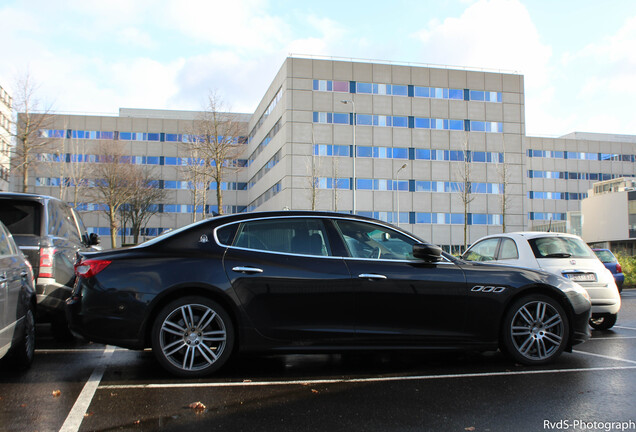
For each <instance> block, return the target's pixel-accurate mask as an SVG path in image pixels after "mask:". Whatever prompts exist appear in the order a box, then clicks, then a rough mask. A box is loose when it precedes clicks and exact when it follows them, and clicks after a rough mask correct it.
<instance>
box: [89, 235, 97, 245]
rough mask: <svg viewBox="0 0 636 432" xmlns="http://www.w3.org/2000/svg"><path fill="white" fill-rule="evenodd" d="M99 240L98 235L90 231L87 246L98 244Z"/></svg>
mask: <svg viewBox="0 0 636 432" xmlns="http://www.w3.org/2000/svg"><path fill="white" fill-rule="evenodd" d="M99 242H100V239H99V236H98V235H97V234H95V233H91V234H90V235H89V236H88V245H89V246H94V245H98V244H99Z"/></svg>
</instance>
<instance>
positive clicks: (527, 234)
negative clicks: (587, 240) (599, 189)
mask: <svg viewBox="0 0 636 432" xmlns="http://www.w3.org/2000/svg"><path fill="white" fill-rule="evenodd" d="M494 237H514V238H525V239H534V238H538V237H569V238H578V239H580V237H579V236H577V235H574V234H568V233H560V232H547V231H515V232H506V233H500V234H491V235H488V236H484V237H481V238H480V239H478V240H477V241H479V240H483V239H487V238H494ZM477 241H476V242H477ZM476 242H475V243H476Z"/></svg>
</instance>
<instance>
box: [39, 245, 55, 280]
mask: <svg viewBox="0 0 636 432" xmlns="http://www.w3.org/2000/svg"><path fill="white" fill-rule="evenodd" d="M54 256H55V248H52V247H43V248H40V270H39V273H38V277H41V278H52V277H53V257H54Z"/></svg>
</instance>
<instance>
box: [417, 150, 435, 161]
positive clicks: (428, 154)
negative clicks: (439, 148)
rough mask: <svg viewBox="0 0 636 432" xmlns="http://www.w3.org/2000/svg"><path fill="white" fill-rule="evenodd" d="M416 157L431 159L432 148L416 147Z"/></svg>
mask: <svg viewBox="0 0 636 432" xmlns="http://www.w3.org/2000/svg"><path fill="white" fill-rule="evenodd" d="M415 159H418V160H431V150H430V149H415Z"/></svg>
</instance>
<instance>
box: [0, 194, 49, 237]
mask: <svg viewBox="0 0 636 432" xmlns="http://www.w3.org/2000/svg"><path fill="white" fill-rule="evenodd" d="M0 203H1V205H0V220H1V221H2V222H3V223H4V224H5V225H6V226H7V228H9V231H10V232H11V234H13V235H38V236H39V235H40V226H41V225H40V221H41V218H40V215H41V212H42V205H41V204H40V203H37V202H33V201H9V200H0Z"/></svg>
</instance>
